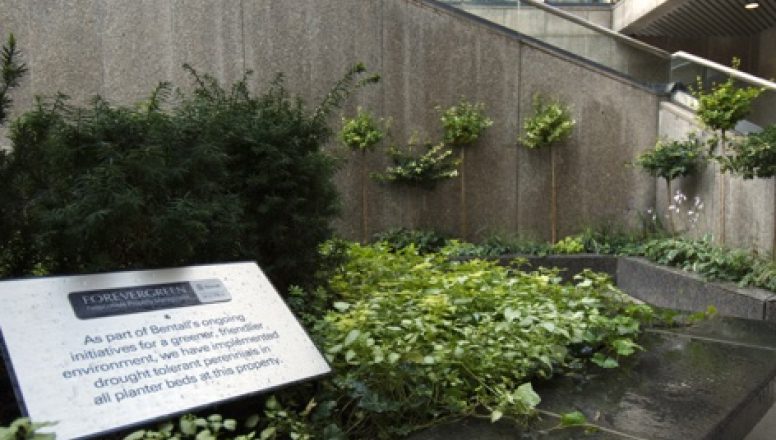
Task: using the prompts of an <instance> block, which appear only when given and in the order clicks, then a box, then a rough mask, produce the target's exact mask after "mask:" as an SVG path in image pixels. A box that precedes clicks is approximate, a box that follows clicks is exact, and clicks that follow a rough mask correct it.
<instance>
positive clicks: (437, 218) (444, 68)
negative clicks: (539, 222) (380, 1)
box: [376, 2, 520, 238]
mask: <svg viewBox="0 0 776 440" xmlns="http://www.w3.org/2000/svg"><path fill="white" fill-rule="evenodd" d="M384 14H385V15H384V20H385V21H384V36H383V51H382V53H383V57H384V61H383V65H384V67H385V69H384V72H383V74H384V82H383V86H384V87H385V89H386V91H387V93H386V95H385V114H386V115H391V116H392V117H393V120H394V127H395V130H394V136H395V140H396V142H397V143H400V144H401V143H406V141H407V139H408V138H409V137H410V136H412V134H413V133H416V134H417V136H418V137H419V138H420V139H421V140H423V139H429V140H439V139H441V135H442V131H441V126H440V122H439V112H438V111H436V110H435V109H434V108H435V107H437V106H439V107H441V108H446V107H449V106H450V105H453V104H455V103H456V102H457V101H458V100H459V99H460V98H462V97H463V98H466V99H468V100H470V101H472V102H483V103H484V104H485V106H486V108H487V112H488V114H489V115H490V116H491V118H492V119H494V120H495V121H496V123H495V125H494V127H492V128H491V129H489V130H488V131H487V132H486V134H485V136H484V137H483V138H481V139H480V141H478V142H477V144H476V145H473V146H470V147H468V149H467V152H466V159H465V169H464V175H465V186H464V188H463V191H464V193H465V197H464V198H465V204H466V208H465V209H466V211H465V218H464V216H463V215H462V207H461V203H462V197H461V192H462V188H461V180H460V179H455V180H453V181H450V182H444V183H442V184H440V185H438V187H437V188H436V189H435V190H434V192H433V193H428V192H427V191H425V192H423V193H421V194H417V192H418V191H422V190H418V191H409V190H407V194H410V195H411V196H412V198H413V200H412V201H411V202H412V205H411V208H410V209H414V210H417V212H418V217H419V218H420V219H422V223H421V224H422V225H423V226H424V227H434V228H437V229H440V230H444V231H449V232H453V233H456V234H458V235H466V236H468V237H474V238H476V237H478V236H481V235H484V234H486V233H487V232H489V231H493V230H502V229H510V228H514V225H515V219H514V206H515V203H516V202H515V200H516V197H515V196H514V183H515V177H514V173H515V169H514V162H513V160H514V159H511V160H510V157H512V158H514V154H515V153H514V149H513V148H514V147H511V145H513V144H512V143H513V142H514V135H515V121H516V119H517V108H518V107H517V104H516V103H517V83H518V77H519V71H518V67H519V61H520V59H519V50H520V44H519V42H518V41H515V40H510V39H508V38H505V37H504V36H502V35H501V34H500V33H499V32H498V31H496V30H493V29H490V28H488V27H484V26H481V25H478V24H477V23H474V22H472V21H469V20H462V19H461V18H459V17H458V16H457V14H448V13H446V12H445V11H435V10H432V9H427V8H418V7H417V5H414V4H413V2H385V3H384ZM407 66H413V67H412V68H411V69H408V68H407ZM501 188H504V190H501ZM385 208H388V209H390V208H391V206H390V205H388V206H386V207H385ZM388 209H384V210H383V211H382V212H381V213H378V214H379V217H380V218H381V220H380V219H379V220H376V223H384V224H388V222H391V221H394V219H396V218H397V215H396V214H395V213H392V212H391V211H390V210H388ZM400 215H402V216H407V213H401V214H400ZM411 218H412V216H409V218H408V219H411ZM464 229H466V231H464ZM464 232H465V233H464Z"/></svg>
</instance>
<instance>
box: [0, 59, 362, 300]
mask: <svg viewBox="0 0 776 440" xmlns="http://www.w3.org/2000/svg"><path fill="white" fill-rule="evenodd" d="M187 68H188V67H187ZM188 69H189V71H190V72H191V74H192V77H193V78H194V80H195V89H194V91H193V92H192V93H190V94H182V93H172V92H171V88H170V86H169V85H167V84H162V85H160V86H159V87H158V88H157V89H156V90H155V91H154V92H153V93H152V95H151V97H150V98H149V99H148V100H146V101H145V102H143V103H141V104H140V105H137V106H134V107H114V106H111V105H110V104H109V103H108V102H106V101H105V100H103V99H100V98H96V99H94V101H93V102H92V103H91V105H89V106H87V107H84V108H76V107H72V106H70V105H68V104H67V100H66V98H65V97H62V96H60V97H57V98H56V99H53V100H48V101H43V100H40V101H39V102H38V104H37V107H36V108H35V109H34V110H33V111H31V112H28V113H27V114H25V115H23V116H22V117H21V118H20V119H19V120H18V121H16V122H15V123H14V124H13V125H12V129H11V139H12V141H13V152H12V153H10V154H9V155H8V156H7V157H5V158H0V181H2V182H5V183H6V184H5V185H4V186H3V188H0V203H2V205H0V206H3V207H4V208H3V211H2V215H1V216H0V223H1V224H0V240H1V241H0V245H2V246H4V247H6V248H9V249H11V250H12V252H10V253H9V254H10V255H13V258H11V260H10V261H6V270H7V272H9V274H10V275H22V274H26V273H29V272H30V271H32V270H33V269H34V268H35V267H36V266H37V267H40V266H42V267H43V268H44V269H45V270H46V271H48V272H53V273H78V272H93V271H104V270H116V269H129V268H151V267H167V266H179V265H188V264H194V263H213V262H222V261H233V260H246V259H247V260H256V261H258V262H259V264H260V265H262V267H263V268H264V269H265V270H266V271H267V272H268V275H269V276H270V278H271V279H272V280H273V281H274V282H275V283H276V284H277V285H278V286H279V287H280V288H284V287H285V286H286V285H287V284H288V283H291V282H293V283H302V282H304V281H305V278H306V277H307V276H309V274H310V273H312V272H313V270H312V269H313V267H314V264H315V262H316V261H315V260H316V255H317V252H316V249H317V244H318V243H319V242H321V241H322V240H324V239H326V238H328V237H329V235H330V227H329V222H330V220H331V219H332V217H333V216H334V215H335V213H336V212H337V210H336V207H337V203H336V202H337V195H336V192H335V187H334V185H333V183H332V180H331V178H332V175H333V173H334V171H335V168H334V163H333V160H332V158H330V157H329V156H328V155H326V154H325V153H324V152H323V151H322V150H321V147H322V146H323V144H324V143H325V142H326V141H327V139H328V138H329V136H330V135H331V132H330V129H329V127H328V126H327V124H326V118H325V116H326V114H327V113H328V112H329V111H330V110H331V108H333V107H335V106H336V105H338V104H339V103H340V102H341V101H342V100H343V99H344V98H345V97H346V96H347V93H349V91H350V90H352V88H354V87H355V86H357V85H360V84H361V83H360V82H356V81H357V76H358V75H360V74H361V73H363V71H364V69H363V66H357V67H355V68H354V69H352V70H351V71H349V72H348V74H347V75H346V76H345V78H344V79H343V80H342V81H340V82H339V83H337V85H336V86H335V88H334V89H333V92H332V93H331V94H329V95H328V96H327V97H326V99H325V100H324V101H323V103H322V104H321V106H319V107H318V108H316V109H314V110H312V111H309V112H308V111H306V110H305V107H304V105H303V103H302V101H301V100H300V99H298V98H295V97H293V96H291V95H290V94H289V93H288V91H287V90H286V88H285V87H284V84H283V79H282V76H279V77H278V78H277V79H276V80H275V81H274V82H273V83H272V84H271V86H270V87H269V88H268V89H267V90H266V91H265V92H263V93H261V94H259V95H258V96H253V95H252V94H251V93H250V92H249V90H248V86H247V83H246V80H245V78H244V79H243V80H242V81H239V82H237V83H235V84H234V85H233V86H232V87H231V88H228V89H225V88H223V87H222V86H220V85H219V84H218V82H217V81H216V80H215V79H213V78H212V77H209V76H206V75H199V74H198V73H197V72H195V71H194V70H193V69H191V68H188Z"/></svg>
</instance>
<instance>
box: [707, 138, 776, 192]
mask: <svg viewBox="0 0 776 440" xmlns="http://www.w3.org/2000/svg"><path fill="white" fill-rule="evenodd" d="M731 152H732V153H733V154H732V155H729V156H723V157H720V158H719V161H720V163H721V164H722V169H723V170H724V171H730V172H732V173H734V174H736V175H739V176H741V177H743V178H744V179H753V178H755V177H757V178H769V177H773V176H775V175H776V125H771V126H768V127H766V128H765V130H763V131H762V132H761V133H756V134H750V135H749V136H746V137H744V138H743V139H742V140H741V141H739V142H733V143H732V145H731Z"/></svg>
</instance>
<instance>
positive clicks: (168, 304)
mask: <svg viewBox="0 0 776 440" xmlns="http://www.w3.org/2000/svg"><path fill="white" fill-rule="evenodd" d="M68 299H69V300H70V305H71V306H72V307H73V311H74V312H75V315H76V316H77V317H78V318H80V319H92V318H102V317H106V316H116V315H126V314H130V313H140V312H148V311H153V310H164V309H170V308H176V307H187V306H196V305H200V304H211V303H216V302H224V301H229V300H231V296H230V295H229V291H228V290H227V289H226V286H224V284H223V283H222V282H221V280H218V279H207V280H197V281H186V282H179V283H166V284H149V285H144V286H131V287H119V288H115V289H101V290H86V291H79V292H71V293H70V294H68Z"/></svg>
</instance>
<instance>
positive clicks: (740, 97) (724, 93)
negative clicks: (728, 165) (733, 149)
mask: <svg viewBox="0 0 776 440" xmlns="http://www.w3.org/2000/svg"><path fill="white" fill-rule="evenodd" d="M731 65H732V67H733V68H734V69H738V67H739V66H740V65H741V60H740V59H738V58H733V61H732V63H731ZM763 91H764V89H763V88H760V87H743V88H741V87H738V86H736V83H735V79H734V78H733V77H728V79H727V80H725V82H722V83H719V84H713V85H712V86H711V89H710V90H709V91H708V92H707V91H705V90H704V87H703V82H702V81H701V79H700V78H698V82H697V87H696V88H695V90H693V91H692V93H693V96H695V98H697V99H698V109H697V111H696V114H697V116H698V119H699V120H700V121H701V122H703V124H704V125H705V126H706V127H708V128H710V129H712V130H714V131H715V132H719V133H720V137H719V138H712V139H711V141H710V142H709V154H713V151H714V149H715V147H717V146H719V155H718V156H714V158H715V159H716V160H717V161H719V162H720V163H723V164H724V162H725V161H726V160H727V159H728V154H727V147H728V138H727V133H728V132H730V131H731V130H733V129H734V128H735V126H736V124H738V122H739V121H741V120H743V119H744V118H745V117H747V115H749V113H750V112H751V110H752V102H754V100H755V99H757V97H758V96H760V94H761V93H762V92H763ZM725 191H726V190H725V179H724V176H723V177H721V178H720V185H719V201H720V203H719V206H720V209H721V213H720V216H719V218H720V229H721V237H720V240H721V242H722V243H723V244H724V242H725Z"/></svg>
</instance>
